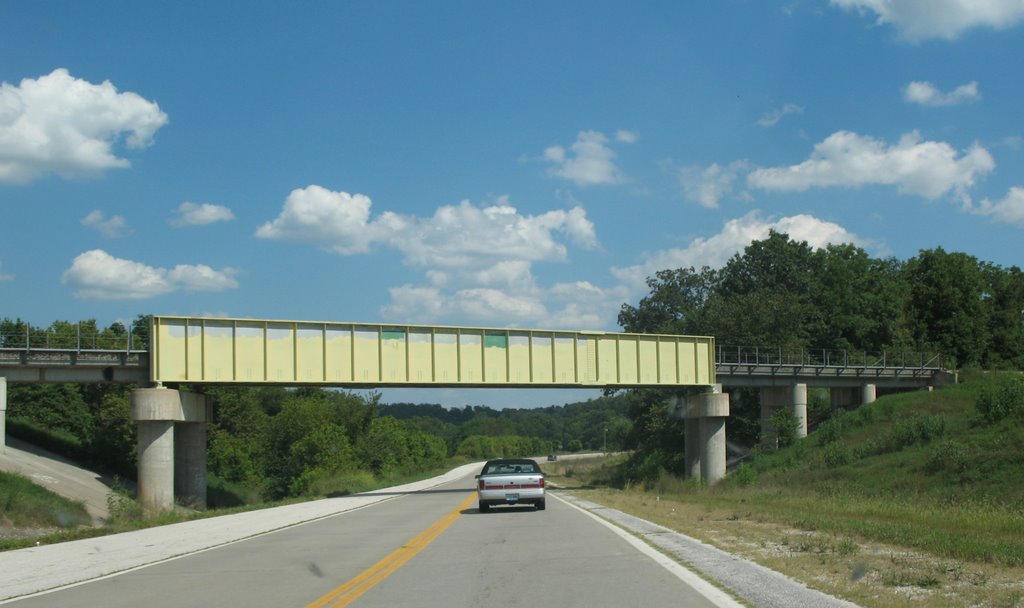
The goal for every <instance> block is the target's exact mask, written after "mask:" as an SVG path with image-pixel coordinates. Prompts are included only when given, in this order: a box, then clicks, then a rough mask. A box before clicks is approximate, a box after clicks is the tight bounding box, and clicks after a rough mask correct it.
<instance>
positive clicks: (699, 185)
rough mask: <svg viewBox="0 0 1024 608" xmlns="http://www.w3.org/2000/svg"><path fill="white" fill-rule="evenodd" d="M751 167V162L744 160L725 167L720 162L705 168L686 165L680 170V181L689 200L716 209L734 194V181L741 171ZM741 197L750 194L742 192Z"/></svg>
mask: <svg viewBox="0 0 1024 608" xmlns="http://www.w3.org/2000/svg"><path fill="white" fill-rule="evenodd" d="M749 168H750V164H749V163H748V162H746V161H742V160H741V161H736V162H733V163H730V164H728V165H726V166H724V167H723V166H722V165H719V164H718V163H714V164H712V165H711V166H709V167H705V168H701V167H684V168H682V169H680V171H679V183H680V184H682V186H683V194H684V196H685V197H686V199H687V200H690V201H693V202H695V203H699V204H700V205H701V206H702V207H707V208H708V209H715V208H717V207H718V203H719V201H721V200H722V199H723V198H725V197H726V196H729V195H730V194H732V191H733V183H734V182H735V181H736V179H737V178H738V177H739V175H740V173H741V172H745V171H748V170H749ZM740 198H749V195H748V194H746V193H742V194H740Z"/></svg>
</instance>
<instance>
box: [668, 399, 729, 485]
mask: <svg viewBox="0 0 1024 608" xmlns="http://www.w3.org/2000/svg"><path fill="white" fill-rule="evenodd" d="M676 404H677V405H679V406H680V407H681V409H682V416H683V418H684V422H685V424H686V427H685V428H686V430H685V433H686V438H685V450H686V454H685V458H686V460H685V468H686V475H687V477H693V478H695V479H701V480H703V481H704V482H706V483H707V484H708V485H714V484H716V483H718V482H719V481H721V479H722V478H723V477H725V463H726V450H725V447H726V446H725V419H726V418H728V416H729V394H728V393H723V392H722V385H721V384H716V385H714V386H711V387H708V391H707V392H704V393H696V394H692V395H686V396H685V397H681V398H677V401H676Z"/></svg>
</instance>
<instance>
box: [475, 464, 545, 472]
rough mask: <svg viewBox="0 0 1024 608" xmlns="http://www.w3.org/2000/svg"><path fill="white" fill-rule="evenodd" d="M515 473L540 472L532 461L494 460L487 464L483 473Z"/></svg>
mask: <svg viewBox="0 0 1024 608" xmlns="http://www.w3.org/2000/svg"><path fill="white" fill-rule="evenodd" d="M510 473H511V474H515V473H527V474H536V473H540V470H539V469H538V467H537V465H536V464H533V463H532V462H527V463H515V464H513V463H508V462H496V463H493V464H489V465H487V468H486V469H485V470H484V475H503V474H510Z"/></svg>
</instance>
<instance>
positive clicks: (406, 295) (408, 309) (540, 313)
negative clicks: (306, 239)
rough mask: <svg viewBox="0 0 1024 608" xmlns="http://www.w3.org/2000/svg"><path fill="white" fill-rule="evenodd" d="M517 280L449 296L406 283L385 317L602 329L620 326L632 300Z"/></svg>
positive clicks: (584, 285) (621, 294)
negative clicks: (624, 308) (625, 306)
mask: <svg viewBox="0 0 1024 608" xmlns="http://www.w3.org/2000/svg"><path fill="white" fill-rule="evenodd" d="M524 279H525V280H524ZM517 280H518V281H519V284H518V285H507V284H506V285H502V284H494V285H492V286H467V287H465V288H462V289H454V290H451V291H447V292H446V291H442V290H441V289H439V288H437V287H423V286H415V285H410V284H406V285H403V286H401V287H394V288H391V289H390V290H389V292H390V295H391V302H390V303H389V304H387V305H386V306H384V307H382V308H381V314H382V315H383V316H384V318H385V319H394V320H396V321H402V322H405V323H408V322H410V320H411V321H412V322H416V323H432V322H440V321H445V320H458V322H459V323H462V324H467V323H471V324H477V325H485V326H493V327H530V328H555V329H599V328H604V327H608V326H610V325H612V324H614V321H615V319H614V315H615V314H616V313H617V312H618V309H619V306H621V304H622V302H624V301H625V300H626V299H627V298H628V296H629V292H628V290H626V289H625V288H622V287H616V288H612V289H601V288H598V287H595V286H594V285H591V284H590V283H589V282H587V281H577V282H575V283H558V284H556V285H554V286H553V287H550V288H543V287H540V286H537V285H536V284H535V283H534V281H533V277H532V276H529V277H517Z"/></svg>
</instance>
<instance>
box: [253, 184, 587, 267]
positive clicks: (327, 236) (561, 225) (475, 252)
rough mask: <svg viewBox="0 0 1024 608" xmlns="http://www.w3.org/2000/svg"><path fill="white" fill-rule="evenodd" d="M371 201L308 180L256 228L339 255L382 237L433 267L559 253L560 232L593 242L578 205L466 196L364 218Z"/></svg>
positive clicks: (414, 261) (409, 258)
mask: <svg viewBox="0 0 1024 608" xmlns="http://www.w3.org/2000/svg"><path fill="white" fill-rule="evenodd" d="M371 206H372V202H371V200H370V198H369V197H367V196H365V195H362V194H355V195H352V194H349V193H347V192H332V191H330V190H327V189H325V188H322V187H320V186H316V185H313V186H309V187H308V188H304V189H298V190H294V191H292V193H291V194H290V195H289V196H288V199H287V200H286V201H285V205H284V208H283V209H282V211H281V214H280V215H279V216H278V217H277V219H275V220H274V221H272V222H268V223H266V224H264V225H263V226H261V227H260V228H259V230H257V231H256V236H258V237H261V238H268V239H279V240H291V241H299V242H308V243H311V244H314V245H318V246H320V247H322V248H324V249H326V250H328V251H333V252H336V253H340V254H343V255H351V254H356V253H365V252H367V251H369V249H370V247H371V246H373V245H384V246H388V247H391V248H393V249H397V250H398V251H401V252H402V254H403V255H404V256H405V262H406V263H407V264H410V265H413V266H421V267H430V268H433V269H436V268H437V267H441V268H482V267H486V266H489V265H491V264H493V263H494V262H495V261H496V260H506V259H515V260H528V261H541V260H548V261H560V260H564V259H566V257H567V249H566V246H565V244H564V243H563V242H561V241H560V240H559V239H558V237H559V236H560V235H564V236H565V237H568V240H569V241H571V242H573V243H575V244H576V245H578V246H580V247H583V248H587V249H589V248H593V247H596V246H597V244H598V243H597V236H596V235H595V233H594V225H593V223H592V222H590V220H588V219H587V214H586V211H584V210H583V208H582V207H574V208H572V209H569V210H561V209H558V210H554V211H548V212H546V213H543V214H541V215H522V214H520V213H519V211H518V210H516V208H515V207H512V206H511V205H509V204H508V200H507V198H505V197H501V198H499V199H498V201H497V202H496V203H495V204H493V205H490V206H486V207H477V206H476V205H473V204H472V203H470V202H469V201H462V202H461V203H459V204H458V205H442V206H441V207H438V209H437V210H436V211H435V212H434V215H433V216H432V217H417V216H411V215H400V214H397V213H392V212H390V211H385V212H384V213H382V214H380V215H379V216H378V217H376V218H374V219H371V217H370V208H371Z"/></svg>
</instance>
